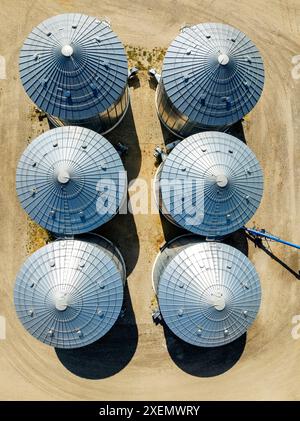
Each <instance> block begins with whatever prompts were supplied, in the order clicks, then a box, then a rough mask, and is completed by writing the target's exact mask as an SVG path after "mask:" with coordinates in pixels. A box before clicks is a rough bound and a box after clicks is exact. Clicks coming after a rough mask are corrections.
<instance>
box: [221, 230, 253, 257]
mask: <svg viewBox="0 0 300 421" xmlns="http://www.w3.org/2000/svg"><path fill="white" fill-rule="evenodd" d="M222 243H225V244H228V245H229V246H232V247H235V248H236V249H237V250H239V251H241V252H242V253H243V254H244V255H245V256H247V257H248V253H249V246H248V241H247V235H246V233H245V231H244V230H243V229H242V228H241V229H239V230H238V231H235V232H233V233H232V234H230V235H228V236H227V237H225V238H224V239H223V240H222Z"/></svg>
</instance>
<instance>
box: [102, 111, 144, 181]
mask: <svg viewBox="0 0 300 421" xmlns="http://www.w3.org/2000/svg"><path fill="white" fill-rule="evenodd" d="M104 137H105V138H106V139H107V140H109V141H110V143H111V144H112V145H113V146H114V147H117V145H118V143H121V144H123V145H125V146H126V147H127V148H128V152H127V153H126V154H124V155H123V156H122V161H123V164H124V167H125V169H126V171H127V177H128V181H131V180H132V179H134V178H136V177H137V176H138V174H139V172H140V168H141V161H142V155H141V148H140V144H139V139H138V135H137V132H136V128H135V123H134V118H133V113H132V108H131V105H130V104H129V107H128V110H127V112H126V114H125V116H124V118H123V120H122V121H121V122H120V124H119V125H118V126H117V127H116V128H115V129H114V130H112V131H111V132H109V133H107V134H105V135H104Z"/></svg>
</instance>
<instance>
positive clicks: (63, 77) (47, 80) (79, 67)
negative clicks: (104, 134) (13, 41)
mask: <svg viewBox="0 0 300 421" xmlns="http://www.w3.org/2000/svg"><path fill="white" fill-rule="evenodd" d="M19 68H20V76H21V80H22V83H23V86H24V89H25V91H26V92H27V94H28V96H29V97H30V98H31V100H32V101H33V102H34V103H35V104H36V105H37V106H38V107H39V108H41V109H42V110H43V111H45V112H46V113H48V114H50V115H52V116H55V117H58V118H60V119H63V120H70V121H72V120H73V121H78V120H83V119H87V118H90V117H93V116H95V115H97V114H98V113H101V112H103V111H104V110H106V109H107V108H109V107H110V106H111V105H112V104H114V103H115V102H116V101H117V100H118V99H119V97H120V96H121V94H122V92H123V91H124V89H125V87H126V84H127V77H128V65H127V58H126V53H125V50H124V47H123V45H122V43H121V42H120V40H119V38H118V37H117V36H116V34H115V33H114V32H113V31H112V30H111V28H110V26H109V25H108V24H107V23H106V22H104V21H100V20H98V19H97V18H94V17H90V16H86V15H82V14H77V13H67V14H63V15H58V16H54V17H51V18H50V19H47V20H45V21H44V22H42V23H41V24H39V25H38V26H37V27H35V28H34V29H33V30H32V32H31V33H30V34H29V35H28V38H27V39H26V40H25V42H24V44H23V47H22V49H21V52H20V59H19Z"/></svg>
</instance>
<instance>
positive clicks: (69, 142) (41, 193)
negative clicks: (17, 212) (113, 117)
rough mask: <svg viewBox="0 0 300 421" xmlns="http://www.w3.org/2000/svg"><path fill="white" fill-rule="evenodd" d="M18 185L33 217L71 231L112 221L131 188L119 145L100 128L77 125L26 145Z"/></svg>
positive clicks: (59, 230) (61, 230) (50, 227)
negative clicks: (90, 128) (102, 134)
mask: <svg viewBox="0 0 300 421" xmlns="http://www.w3.org/2000/svg"><path fill="white" fill-rule="evenodd" d="M16 186H17V193H18V196H19V199H20V202H21V204H22V206H23V208H24V209H25V211H26V212H27V213H28V214H29V216H30V217H31V218H32V219H34V220H35V221H36V222H37V223H39V224H40V225H41V226H43V227H45V228H46V229H48V230H49V231H51V232H54V233H57V234H70V235H73V234H78V233H83V232H88V231H92V230H93V229H95V228H97V227H99V226H100V225H103V224H104V223H105V222H107V221H109V220H110V219H111V218H112V217H113V216H114V215H115V214H116V213H117V211H118V209H119V207H120V206H121V204H122V201H123V200H124V198H125V197H126V191H127V190H126V186H127V183H126V172H125V169H124V167H123V164H122V161H121V159H120V157H119V154H118V153H117V151H116V150H115V149H114V147H113V146H112V145H111V144H110V143H109V142H108V141H107V140H106V139H105V138H104V137H103V136H101V135H100V134H97V133H95V132H93V131H91V130H88V129H85V128H82V127H74V126H67V127H60V128H56V129H53V130H50V131H48V132H46V133H43V134H42V135H40V136H39V137H38V138H37V139H35V140H34V141H33V142H32V143H31V144H30V145H29V146H28V147H27V149H26V150H25V152H24V153H23V155H22V156H21V159H20V161H19V164H18V168H17V177H16Z"/></svg>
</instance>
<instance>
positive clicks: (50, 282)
mask: <svg viewBox="0 0 300 421" xmlns="http://www.w3.org/2000/svg"><path fill="white" fill-rule="evenodd" d="M123 288H124V285H123V279H122V273H121V272H120V271H119V269H118V267H117V265H116V263H115V262H114V260H113V259H112V258H111V257H110V256H109V255H108V254H107V252H106V251H105V249H104V248H103V249H101V248H100V247H99V246H95V245H93V244H90V243H88V242H84V241H78V240H65V241H56V242H54V243H51V244H48V245H46V246H44V247H42V248H41V249H39V250H38V251H36V252H35V253H34V254H32V255H31V256H30V257H29V258H28V259H27V260H26V261H25V263H24V264H23V266H22V268H21V269H20V272H19V273H18V276H17V280H16V284H15V294H14V300H15V308H16V311H17V315H18V317H19V319H20V321H21V323H22V324H23V326H24V327H25V329H26V330H28V332H29V333H31V335H33V336H34V337H36V338H37V339H39V340H40V341H42V342H44V343H46V344H47V345H51V346H54V347H57V348H78V347H82V346H85V345H88V344H90V343H92V342H94V341H96V340H98V339H99V338H101V337H102V336H103V335H105V334H106V333H107V332H108V331H109V330H110V329H111V327H112V326H113V325H114V323H115V322H116V320H117V318H118V316H119V314H120V311H121V307H122V303H123Z"/></svg>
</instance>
